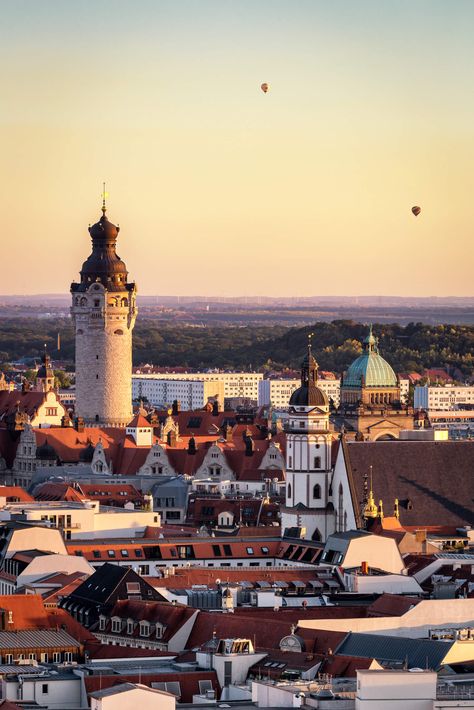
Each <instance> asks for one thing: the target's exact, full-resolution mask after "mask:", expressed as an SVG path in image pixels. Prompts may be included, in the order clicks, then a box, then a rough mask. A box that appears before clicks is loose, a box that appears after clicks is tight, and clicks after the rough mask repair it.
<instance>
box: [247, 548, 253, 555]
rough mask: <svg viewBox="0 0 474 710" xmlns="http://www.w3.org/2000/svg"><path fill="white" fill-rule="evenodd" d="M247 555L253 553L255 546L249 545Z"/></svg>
mask: <svg viewBox="0 0 474 710" xmlns="http://www.w3.org/2000/svg"><path fill="white" fill-rule="evenodd" d="M246 550H247V555H253V547H247V548H246Z"/></svg>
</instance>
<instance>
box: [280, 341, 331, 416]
mask: <svg viewBox="0 0 474 710" xmlns="http://www.w3.org/2000/svg"><path fill="white" fill-rule="evenodd" d="M317 383H318V363H317V362H316V360H315V359H314V356H313V353H312V352H311V336H310V337H309V338H308V352H307V353H306V356H305V358H304V360H303V362H302V363H301V387H298V389H297V390H295V391H294V392H293V394H292V395H291V397H290V407H328V406H329V400H328V398H327V395H326V393H325V392H323V390H322V389H320V388H319V387H318V384H317Z"/></svg>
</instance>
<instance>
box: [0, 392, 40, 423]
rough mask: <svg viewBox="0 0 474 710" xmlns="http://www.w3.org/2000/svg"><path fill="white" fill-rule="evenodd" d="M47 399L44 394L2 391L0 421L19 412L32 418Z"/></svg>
mask: <svg viewBox="0 0 474 710" xmlns="http://www.w3.org/2000/svg"><path fill="white" fill-rule="evenodd" d="M45 399H46V395H45V393H44V392H34V391H29V392H21V391H19V390H13V392H8V391H6V390H1V391H0V421H2V420H3V419H4V418H5V417H7V416H8V415H9V414H14V413H15V412H16V411H17V410H18V411H20V412H25V413H26V414H28V415H29V416H30V417H32V416H33V415H34V414H35V412H36V410H37V409H38V407H40V406H41V405H42V404H43V402H44V401H45Z"/></svg>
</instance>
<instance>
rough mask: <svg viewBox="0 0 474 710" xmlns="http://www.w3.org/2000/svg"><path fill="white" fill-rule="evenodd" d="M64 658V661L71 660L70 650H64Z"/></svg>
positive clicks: (69, 661) (68, 661)
mask: <svg viewBox="0 0 474 710" xmlns="http://www.w3.org/2000/svg"><path fill="white" fill-rule="evenodd" d="M64 660H65V662H66V663H71V662H72V653H71V651H66V652H65V653H64Z"/></svg>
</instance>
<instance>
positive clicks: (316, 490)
mask: <svg viewBox="0 0 474 710" xmlns="http://www.w3.org/2000/svg"><path fill="white" fill-rule="evenodd" d="M286 495H287V498H291V483H289V484H288V486H287V487H286ZM313 498H314V500H319V499H320V498H321V486H320V485H319V483H316V484H315V485H314V486H313Z"/></svg>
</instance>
